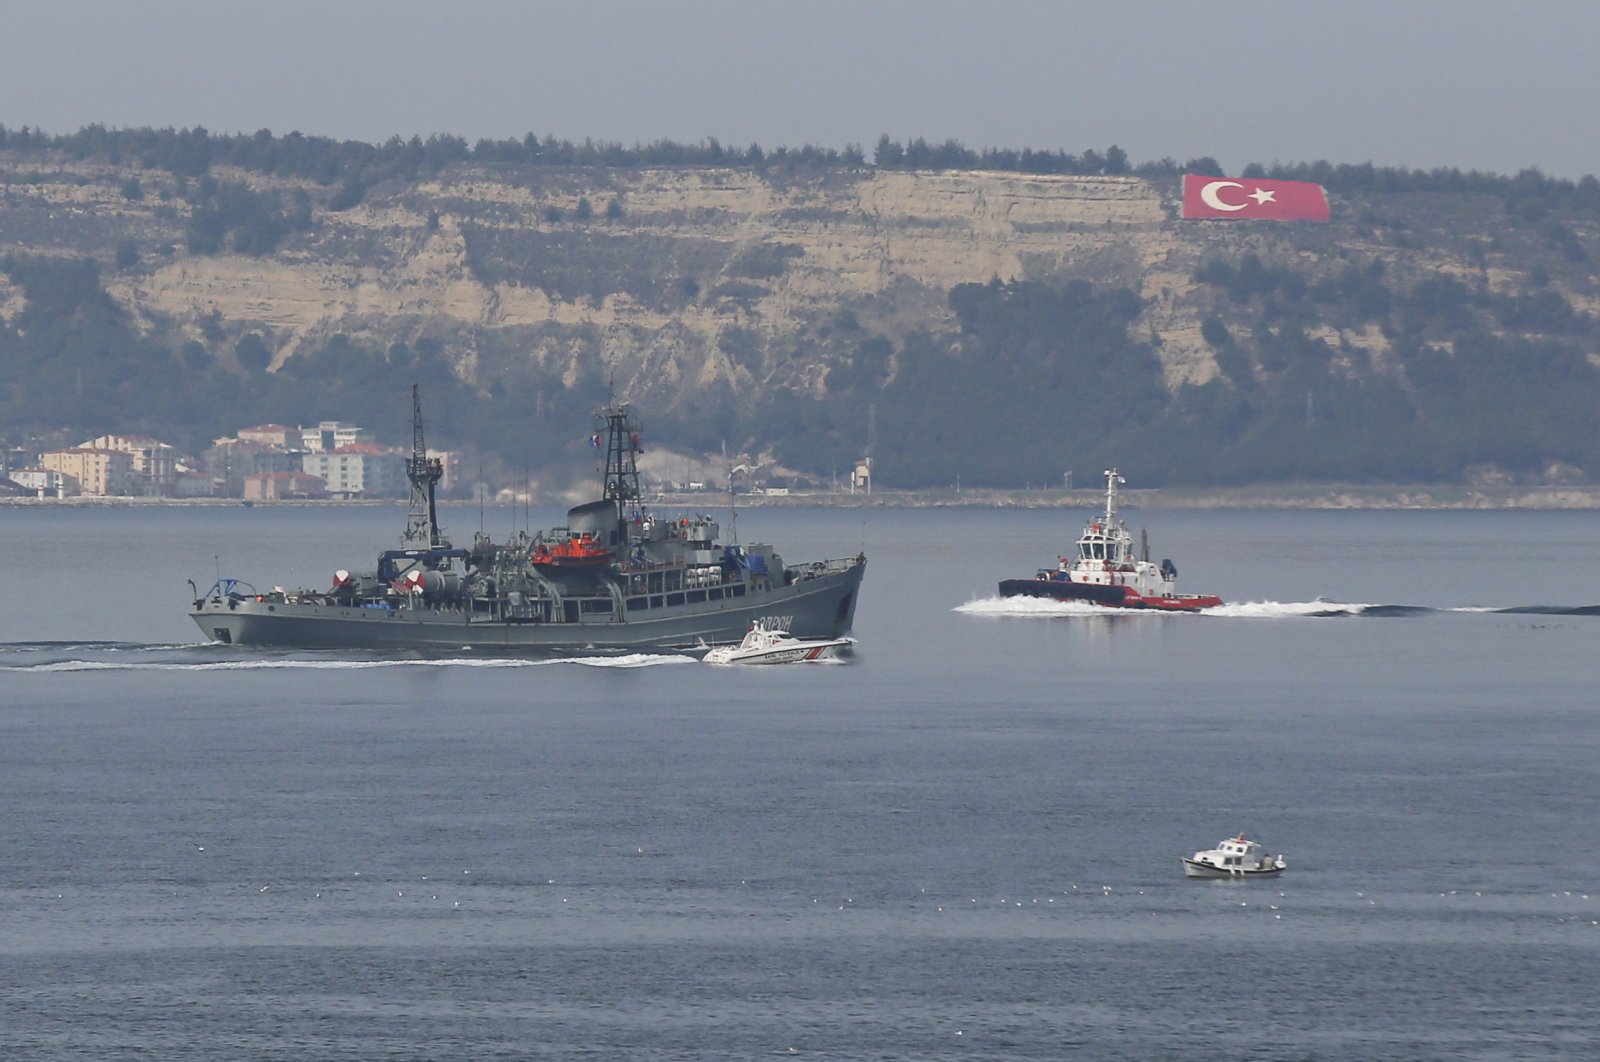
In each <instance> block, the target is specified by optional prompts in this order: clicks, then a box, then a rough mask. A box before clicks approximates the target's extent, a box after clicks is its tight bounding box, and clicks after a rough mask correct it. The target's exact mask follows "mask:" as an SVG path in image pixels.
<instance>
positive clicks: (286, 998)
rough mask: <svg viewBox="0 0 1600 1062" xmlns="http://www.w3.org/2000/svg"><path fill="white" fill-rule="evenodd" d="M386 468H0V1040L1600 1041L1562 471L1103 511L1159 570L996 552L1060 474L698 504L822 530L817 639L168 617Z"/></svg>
mask: <svg viewBox="0 0 1600 1062" xmlns="http://www.w3.org/2000/svg"><path fill="white" fill-rule="evenodd" d="M401 515H402V514H400V513H398V512H397V511H396V510H392V509H334V508H329V509H318V508H305V509H296V508H284V509H277V508H266V507H258V508H256V509H252V510H246V509H243V508H239V509H223V508H216V509H192V510H163V509H151V510H144V509H124V510H105V511H70V512H55V511H51V510H36V509H27V510H18V509H0V527H3V528H4V530H5V533H6V537H7V541H8V542H9V543H11V550H10V553H11V556H13V557H14V558H16V559H17V561H18V563H17V564H16V566H15V567H14V569H13V570H12V572H11V575H10V578H9V580H8V581H7V585H6V592H5V598H4V608H3V610H0V855H3V859H0V904H3V908H0V910H3V913H0V1056H3V1057H7V1058H27V1059H69V1058H71V1059H77V1058H100V1057H104V1058H130V1057H151V1058H218V1057H249V1058H296V1059H299V1058H332V1057H340V1058H363V1059H367V1058H419V1057H451V1058H494V1057H505V1058H516V1057H530V1056H546V1057H553V1058H583V1057H592V1058H613V1057H650V1058H726V1057H758V1056H784V1057H789V1056H791V1055H803V1056H804V1055H808V1056H811V1057H818V1058H841V1057H881V1058H916V1059H931V1058H969V1057H987V1058H993V1057H1023V1058H1059V1057H1063V1056H1078V1057H1086V1058H1088V1057H1093V1058H1130V1059H1132V1058H1139V1059H1147V1058H1160V1057H1175V1056H1178V1055H1180V1054H1187V1053H1190V1052H1193V1051H1195V1050H1204V1051H1205V1052H1207V1053H1213V1052H1223V1053H1225V1054H1227V1055H1229V1056H1233V1057H1247V1058H1264V1059H1265V1058H1272V1059H1277V1058H1363V1059H1367V1058H1407V1059H1409V1058H1457V1057H1468V1058H1525V1057H1573V1058H1582V1057H1593V1056H1595V1055H1596V1054H1600V1018H1596V1016H1595V1011H1594V1007H1593V987H1592V984H1593V981H1594V973H1595V971H1596V970H1597V969H1600V845H1597V843H1596V836H1597V833H1596V830H1595V826H1594V822H1595V819H1596V812H1597V802H1600V725H1597V723H1600V711H1597V707H1596V702H1597V700H1600V698H1597V696H1596V690H1600V653H1597V652H1596V649H1595V647H1596V645H1597V644H1600V641H1597V636H1600V616H1597V615H1595V614H1594V613H1595V612H1596V611H1600V610H1597V609H1596V608H1594V607H1593V606H1596V605H1600V513H1410V512H1394V513H1247V512H1170V511H1161V510H1155V511H1151V512H1148V513H1138V512H1133V513H1130V514H1129V515H1130V517H1131V522H1133V523H1134V524H1135V525H1136V526H1137V525H1141V524H1147V525H1148V526H1149V529H1150V533H1151V539H1152V543H1153V548H1154V551H1155V554H1156V556H1157V557H1158V558H1159V557H1160V556H1171V557H1173V559H1175V560H1176V561H1177V562H1178V565H1179V567H1180V569H1181V571H1182V577H1181V580H1180V586H1181V587H1182V589H1184V590H1187V591H1192V592H1216V593H1220V594H1221V595H1222V596H1223V597H1225V598H1227V599H1228V601H1229V602H1230V604H1229V605H1228V606H1227V607H1226V608H1224V609H1221V610H1218V611H1217V612H1216V613H1213V614H1204V615H1141V614H1112V613H1106V612H1103V611H1096V610H1093V609H1090V608H1086V607H1082V606H1075V605H1060V604H1051V603H1046V602H1039V601H1033V600H1028V601H1022V602H1013V601H1000V600H998V599H996V598H995V597H994V584H995V583H996V582H997V581H998V580H999V579H1000V578H1004V577H1012V576H1016V575H1027V574H1031V573H1032V571H1033V570H1034V568H1035V567H1038V566H1043V565H1046V564H1049V563H1052V562H1053V560H1054V557H1055V555H1056V553H1057V552H1059V551H1063V550H1065V549H1066V548H1067V547H1068V546H1069V545H1070V542H1071V540H1072V538H1073V537H1074V536H1075V534H1076V532H1077V530H1078V526H1079V523H1080V520H1081V517H1082V516H1083V515H1084V514H1081V513H1077V512H1061V511H1048V510H1006V511H978V510H964V511H886V510H866V511H861V510H851V511H845V510H834V511H829V510H796V511H779V510H756V511H751V512H745V513H741V514H740V516H739V530H740V534H741V537H742V538H743V539H744V540H745V541H747V542H748V541H752V540H769V541H772V542H774V543H775V544H776V545H777V546H778V547H779V549H780V550H781V551H782V552H783V553H784V554H785V555H786V556H787V557H788V558H789V559H791V560H802V559H808V558H811V557H817V556H823V555H830V556H843V555H848V554H853V553H855V552H856V551H857V550H859V549H865V550H866V552H867V554H868V557H869V563H868V571H867V579H866V584H865V587H864V590H863V594H862V599H861V602H860V607H859V610H858V613H857V626H856V630H855V634H856V636H857V637H858V638H859V639H860V644H859V646H858V650H857V652H856V655H855V656H854V658H852V659H851V660H849V661H848V662H847V663H845V664H843V665H838V666H792V667H777V668H715V667H708V666H705V665H701V664H699V663H697V662H695V661H693V660H686V659H685V658H683V657H678V656H655V655H648V654H633V655H625V656H613V657H603V658H595V657H590V658H581V659H555V660H551V659H542V660H523V659H496V658H492V657H482V656H475V657H466V658H459V659H458V658H448V657H439V656H431V657H424V656H410V655H400V656H379V655H372V654H341V653H328V652H318V653H310V652H286V651H273V652H250V651H246V650H240V649H238V648H236V647H222V646H216V645H209V644H205V643H203V642H202V640H201V638H200V635H199V631H198V629H197V628H195V627H194V626H193V624H192V623H191V622H190V621H189V620H188V619H187V617H186V616H185V615H184V609H185V606H186V603H187V599H188V597H189V596H190V595H189V588H188V586H187V585H185V580H186V579H193V580H195V582H196V583H200V584H202V589H203V587H204V585H209V583H210V581H211V580H212V579H214V578H216V576H217V574H218V573H219V572H220V573H221V574H225V575H234V576H239V577H242V578H246V579H249V580H250V581H251V582H253V583H255V584H256V585H257V586H260V587H263V588H265V587H270V586H271V585H274V584H282V585H285V586H298V585H309V586H317V587H321V586H324V585H326V581H327V578H328V574H329V573H331V572H332V571H333V570H334V569H335V568H338V567H357V566H368V565H370V564H371V562H372V557H373V556H374V555H375V551H376V549H378V548H379V547H380V546H383V545H387V544H388V543H390V542H391V541H392V540H393V539H394V538H395V535H396V532H397V529H398V527H399V525H400V523H401ZM484 519H485V522H486V525H487V526H488V528H489V529H490V530H491V531H495V532H502V531H504V530H506V529H507V528H508V527H509V525H510V521H511V519H512V518H511V516H510V515H509V514H506V513H498V514H497V513H493V512H491V513H489V514H487V516H486V517H485V518H484ZM478 522H479V514H478V513H477V512H476V510H474V511H471V512H466V511H453V512H450V513H448V514H447V523H448V524H449V525H451V527H452V529H454V530H457V532H458V534H460V535H461V536H462V537H466V535H468V534H470V532H471V531H472V530H475V529H476V528H477V526H478ZM534 522H535V524H536V525H537V524H539V523H541V522H544V523H549V524H555V523H559V522H560V514H559V513H545V514H540V513H535V514H534ZM726 526H727V524H726V521H725V522H724V527H725V528H726ZM1238 831H1244V832H1247V833H1248V834H1250V835H1251V836H1252V837H1256V838H1258V839H1259V840H1261V841H1262V842H1264V843H1265V844H1266V845H1267V846H1268V847H1269V849H1271V850H1273V851H1281V852H1283V853H1284V854H1285V855H1286V857H1287V860H1288V863H1289V870H1288V871H1287V872H1286V873H1285V874H1284V875H1283V876H1282V877H1281V878H1279V879H1277V880H1275V881H1264V882H1249V883H1244V884H1238V883H1227V882H1198V881H1186V880H1185V879H1184V878H1183V876H1182V871H1181V868H1180V865H1179V862H1178V859H1179V856H1181V855H1186V854H1189V853H1192V852H1193V851H1194V850H1195V849H1197V848H1209V847H1211V846H1212V845H1213V844H1214V843H1215V842H1216V841H1217V840H1218V839H1220V838H1221V837H1223V836H1225V835H1230V834H1233V833H1235V832H1238Z"/></svg>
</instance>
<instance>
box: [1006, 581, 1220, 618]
mask: <svg viewBox="0 0 1600 1062" xmlns="http://www.w3.org/2000/svg"><path fill="white" fill-rule="evenodd" d="M1000 596H1001V597H1040V598H1049V599H1052V600H1056V601H1087V602H1089V603H1090V604H1093V605H1103V606H1105V607H1106V608H1131V609H1153V610H1156V611H1161V612H1199V611H1200V610H1201V609H1207V608H1216V607H1217V606H1218V605H1220V604H1222V599H1221V598H1220V597H1213V596H1211V595H1209V594H1183V595H1173V596H1169V597H1157V596H1151V595H1141V594H1139V593H1138V592H1136V591H1134V590H1133V588H1132V587H1127V586H1107V585H1105V584H1103V583H1080V582H1068V581H1067V580H1065V579H1005V580H1002V581H1001V583H1000Z"/></svg>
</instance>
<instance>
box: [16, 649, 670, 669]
mask: <svg viewBox="0 0 1600 1062" xmlns="http://www.w3.org/2000/svg"><path fill="white" fill-rule="evenodd" d="M219 652H227V653H228V654H229V655H228V656H226V657H224V658H221V659H218V658H216V654H217V653H219ZM208 658H209V659H208ZM697 662H698V661H697V660H696V658H695V657H693V656H689V655H685V654H676V653H620V654H618V653H612V654H606V655H601V654H594V655H568V656H528V657H521V656H519V657H497V656H483V655H464V656H448V657H447V656H440V657H419V656H404V657H400V656H392V657H359V656H352V655H350V654H345V653H339V654H334V653H318V654H315V655H310V654H307V655H295V654H292V653H281V652H280V653H272V654H270V655H266V654H249V655H241V654H239V653H238V652H237V650H226V649H223V647H221V646H219V645H217V644H216V643H212V642H208V643H200V644H196V645H140V644H137V643H128V642H88V643H85V642H9V643H0V672H7V671H9V672H24V673H33V674H51V673H63V672H82V671H369V670H379V669H387V668H424V669H428V668H486V669H491V670H493V669H505V668H526V667H549V666H551V665H555V664H575V665H578V666H580V667H598V668H623V669H627V668H640V667H655V666H658V665H663V664H693V663H697Z"/></svg>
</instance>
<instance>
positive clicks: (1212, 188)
mask: <svg viewBox="0 0 1600 1062" xmlns="http://www.w3.org/2000/svg"><path fill="white" fill-rule="evenodd" d="M1243 187H1244V185H1242V184H1240V183H1239V182H1238V181H1212V182H1211V183H1210V184H1208V185H1206V186H1205V187H1204V188H1202V189H1200V198H1201V199H1202V200H1203V201H1204V202H1205V204H1206V206H1208V207H1210V208H1211V209H1212V210H1228V211H1233V210H1243V209H1244V208H1245V207H1246V206H1248V205H1249V204H1248V203H1238V204H1233V203H1224V202H1223V201H1222V197H1221V196H1219V195H1218V194H1217V191H1218V190H1219V189H1222V188H1243Z"/></svg>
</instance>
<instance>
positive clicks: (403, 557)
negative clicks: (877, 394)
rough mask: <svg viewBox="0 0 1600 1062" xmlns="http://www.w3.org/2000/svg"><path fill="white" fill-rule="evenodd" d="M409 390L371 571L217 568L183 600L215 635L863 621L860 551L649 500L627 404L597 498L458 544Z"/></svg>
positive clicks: (606, 413) (524, 633)
mask: <svg viewBox="0 0 1600 1062" xmlns="http://www.w3.org/2000/svg"><path fill="white" fill-rule="evenodd" d="M411 400H412V436H413V438H412V452H411V456H410V458H409V459H408V460H407V462H406V476H407V478H408V479H409V480H410V481H411V502H410V506H409V511H408V514H407V520H406V530H405V533H404V535H403V536H402V540H401V546H400V548H398V549H388V550H384V551H382V552H381V553H379V554H378V563H377V568H376V569H375V570H373V571H370V572H359V573H352V572H349V571H345V570H340V571H338V572H335V573H334V577H333V585H332V587H331V588H330V589H328V590H292V591H284V590H282V589H274V590H273V591H271V592H270V593H261V592H258V591H257V590H256V589H255V588H254V587H252V586H250V585H249V584H247V583H244V582H242V581H240V580H238V579H233V578H219V579H218V580H217V582H216V584H215V585H213V586H212V587H211V589H210V590H208V591H206V592H205V593H204V594H200V595H198V596H197V597H196V599H195V601H194V607H193V608H192V609H191V610H190V612H189V614H190V616H192V617H193V618H194V621H195V623H196V624H198V625H199V627H200V630H201V631H203V632H204V633H205V635H206V637H207V638H211V639H214V640H216V641H218V642H222V643H224V644H231V645H246V646H280V647H298V648H312V649H390V650H403V649H422V650H433V651H458V650H475V651H512V652H528V653H543V652H546V651H549V652H569V651H572V652H584V651H625V650H668V651H671V650H694V649H703V648H706V647H710V646H716V645H729V644H736V643H737V642H738V641H739V640H740V639H741V638H743V637H744V635H745V632H746V631H748V630H749V629H750V627H751V624H753V623H759V624H761V625H762V626H764V627H768V628H773V627H776V628H781V629H784V630H787V631H789V632H790V633H791V634H793V635H794V636H795V637H797V638H836V637H839V636H840V635H842V634H844V633H845V632H846V631H847V630H849V628H850V626H851V624H852V622H853V621H854V619H855V609H856V595H857V591H858V590H859V589H860V587H861V578H862V575H863V574H864V573H865V571H866V563H867V561H866V556H865V555H864V554H861V555H857V556H855V557H849V558H844V559H839V560H818V561H807V562H802V563H799V564H789V563H786V562H785V561H784V560H783V558H782V557H780V556H779V555H778V553H777V551H776V550H774V549H773V548H772V547H771V546H768V545H763V544H751V545H747V546H740V545H738V544H737V543H735V544H731V545H719V544H718V542H717V536H718V532H719V528H718V525H717V523H716V521H714V520H712V519H711V518H710V517H708V516H702V515H694V516H683V517H677V518H673V519H661V518H658V517H656V516H654V515H652V514H651V513H649V512H648V511H647V510H646V509H645V507H644V506H643V504H642V499H641V496H640V492H639V469H638V461H637V458H638V455H639V454H640V453H641V452H642V448H641V444H640V437H639V433H638V432H637V431H636V430H635V425H634V423H633V421H632V419H631V418H630V415H629V410H628V407H627V406H626V405H622V406H617V405H608V406H606V407H605V408H604V409H602V410H600V411H599V412H597V413H596V414H595V416H596V419H597V420H598V421H599V422H601V423H602V424H603V427H602V430H601V433H599V434H597V435H596V437H595V440H594V441H596V442H597V444H598V441H599V439H600V438H601V437H603V438H604V439H605V446H606V466H605V479H604V487H603V490H602V496H601V497H600V498H599V499H598V500H596V501H592V502H588V503H585V504H583V505H579V506H576V507H574V508H572V509H570V510H568V512H567V526H565V527H560V528H556V529H554V530H552V531H546V532H539V533H529V532H526V531H523V532H518V533H516V534H515V535H513V536H512V537H511V538H510V539H509V540H507V541H505V542H494V541H492V540H491V539H490V538H489V537H488V536H486V535H484V534H483V533H482V532H479V533H478V534H477V535H475V536H474V539H473V542H472V545H471V546H470V547H468V548H461V547H457V546H455V545H453V544H452V543H451V542H450V540H449V539H448V538H446V537H445V536H444V535H443V534H442V533H441V532H440V529H439V520H438V513H437V509H436V507H435V503H434V492H435V487H436V485H437V484H438V482H439V479H440V478H441V476H442V474H443V465H442V463H441V461H440V460H439V459H438V458H430V457H428V456H427V450H426V448H425V447H424V445H423V432H422V407H421V402H420V400H419V398H418V395H417V391H416V388H415V387H413V388H412V395H411ZM735 538H737V536H735ZM190 586H191V587H193V586H194V584H193V583H191V584H190Z"/></svg>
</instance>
